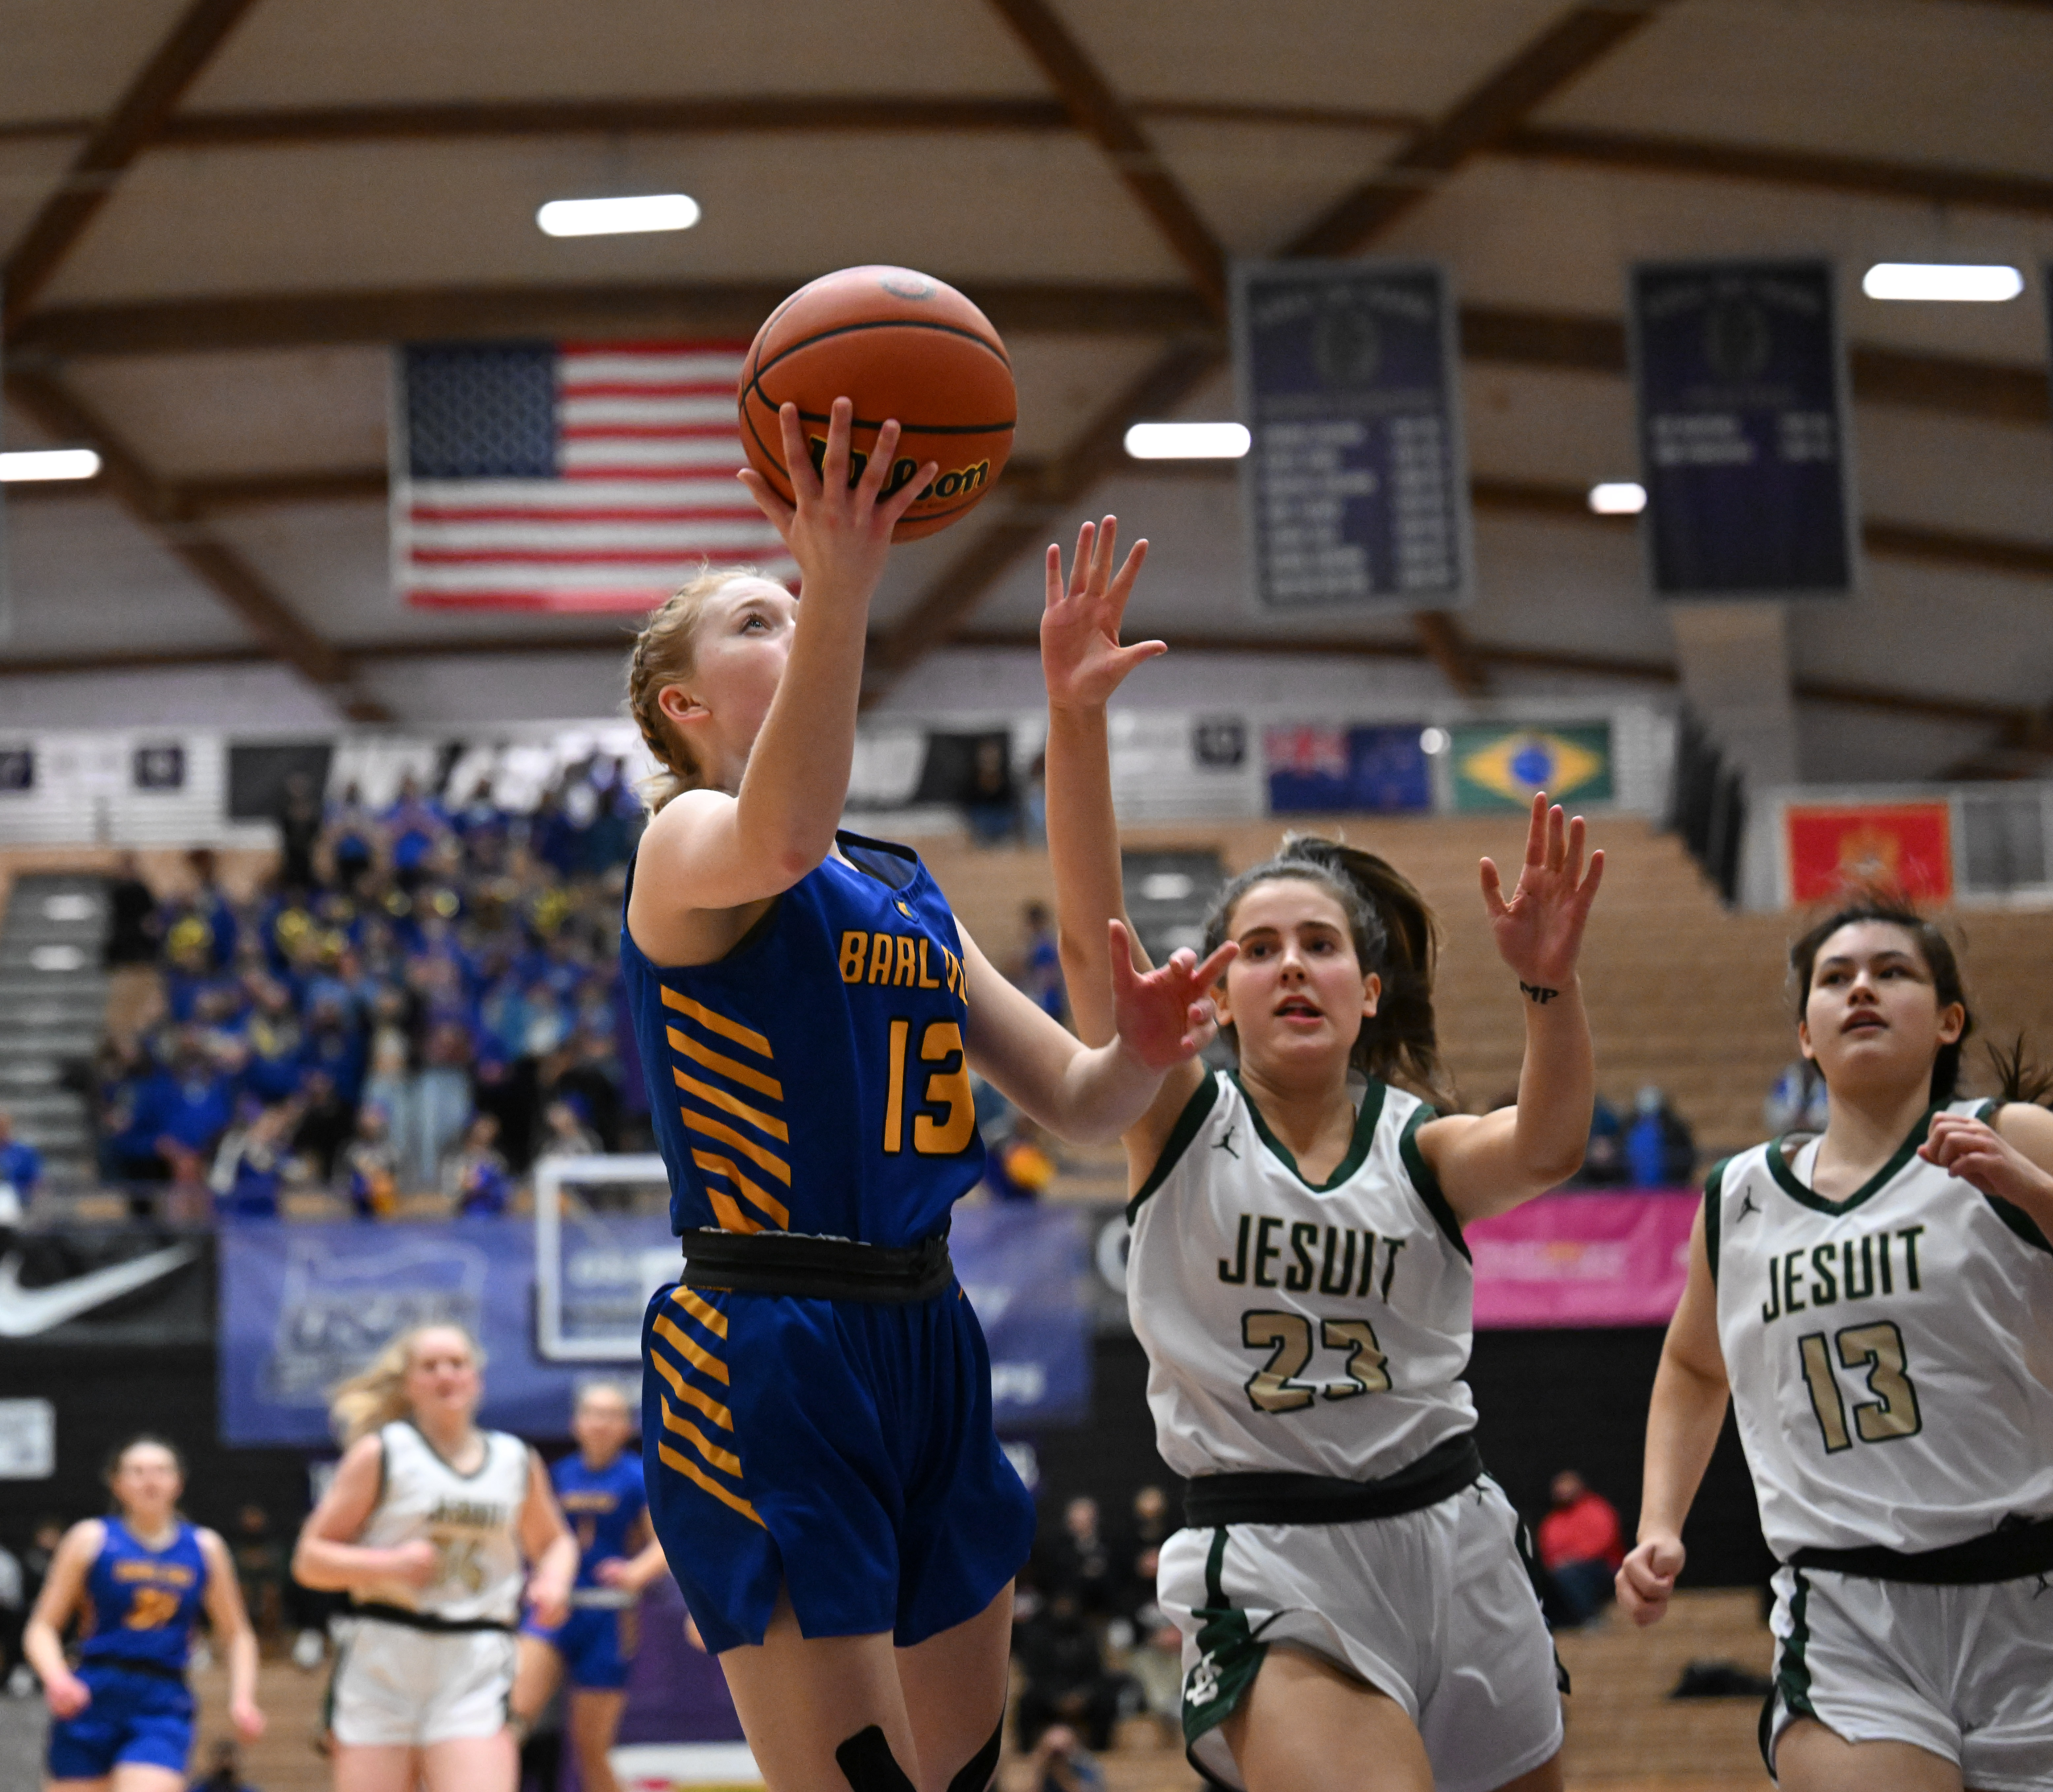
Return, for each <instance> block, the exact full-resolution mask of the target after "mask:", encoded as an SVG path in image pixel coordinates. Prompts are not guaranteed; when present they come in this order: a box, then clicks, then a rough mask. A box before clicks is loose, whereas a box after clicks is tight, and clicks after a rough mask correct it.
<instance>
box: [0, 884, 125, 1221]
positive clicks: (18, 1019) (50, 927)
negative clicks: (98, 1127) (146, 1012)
mask: <svg viewBox="0 0 2053 1792" xmlns="http://www.w3.org/2000/svg"><path fill="white" fill-rule="evenodd" d="M106 935H107V885H106V881H105V879H104V878H100V877H96V876H94V875H92V874H90V873H85V872H39V873H33V874H26V875H24V876H21V877H18V878H15V879H14V887H13V890H12V891H11V893H10V897H9V899H8V903H7V912H6V917H5V918H4V919H0V1108H4V1109H5V1110H6V1111H7V1112H8V1113H9V1114H12V1115H13V1116H14V1135H15V1137H16V1138H19V1139H22V1140H23V1141H25V1142H26V1143H28V1144H29V1145H33V1146H35V1148H36V1149H37V1150H38V1151H40V1152H41V1153H42V1155H43V1185H42V1189H41V1198H42V1199H43V1200H45V1201H47V1200H49V1198H50V1197H51V1196H53V1195H59V1196H62V1195H68V1194H70V1193H75V1192H77V1191H79V1190H82V1189H88V1188H90V1187H91V1186H92V1184H93V1182H94V1181H95V1176H94V1165H93V1153H92V1130H91V1125H90V1120H89V1116H88V1113H87V1110H86V1100H85V1095H84V1092H83V1090H82V1089H81V1088H80V1087H66V1082H67V1079H66V1076H65V1071H66V1069H67V1067H74V1066H77V1065H80V1064H82V1063H89V1062H90V1060H91V1059H92V1055H93V1052H94V1051H95V1049H96V1047H97V1046H98V1045H99V1043H100V1035H101V1033H102V1032H103V1031H104V1028H105V1025H106V1017H107V973H106V971H105V970H104V968H103V966H102V965H101V947H102V943H103V942H104V940H105V938H106ZM73 1080H74V1081H75V1080H76V1079H73Z"/></svg>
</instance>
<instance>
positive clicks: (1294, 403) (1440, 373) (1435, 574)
mask: <svg viewBox="0 0 2053 1792" xmlns="http://www.w3.org/2000/svg"><path fill="white" fill-rule="evenodd" d="M1233 331H1234V364H1235V375H1236V378H1237V379H1238V384H1239V391H1240V404H1241V415H1242V416H1243V417H1244V418H1245V419H1246V422H1247V426H1248V428H1249V430H1250V431H1251V432H1252V434H1253V435H1254V443H1253V446H1252V447H1251V449H1250V452H1249V454H1248V457H1247V459H1246V462H1245V466H1244V471H1243V474H1242V495H1243V498H1244V501H1245V508H1246V517H1247V525H1246V526H1247V530H1248V540H1249V552H1250V560H1251V563H1252V570H1253V577H1254V589H1255V591H1256V593H1257V594H1258V601H1259V602H1260V603H1261V605H1262V607H1263V608H1265V609H1267V610H1272V611H1274V610H1332V609H1334V608H1339V607H1361V606H1372V607H1402V608H1405V609H1447V608H1450V607H1453V606H1454V605H1457V604H1461V603H1466V602H1467V601H1468V599H1469V597H1470V586H1471V583H1472V577H1471V568H1472V566H1473V564H1474V556H1473V554H1472V552H1471V551H1470V540H1469V510H1468V477H1467V462H1466V457H1465V455H1464V453H1463V450H1462V438H1461V401H1460V392H1459V386H1458V379H1457V370H1458V367H1459V360H1458V345H1457V344H1456V341H1455V320H1454V301H1453V296H1452V294H1451V293H1450V291H1449V289H1448V284H1447V275H1446V273H1445V271H1444V270H1443V269H1440V268H1438V267H1435V266H1430V265H1423V264H1419V263H1415V262H1412V263H1397V262H1379V261H1258V262H1248V263H1242V264H1241V265H1238V266H1237V267H1236V268H1235V277H1234V313H1233Z"/></svg>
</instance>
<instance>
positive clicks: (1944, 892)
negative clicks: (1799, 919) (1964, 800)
mask: <svg viewBox="0 0 2053 1792" xmlns="http://www.w3.org/2000/svg"><path fill="white" fill-rule="evenodd" d="M1782 827H1783V841H1784V848H1785V851H1786V855H1787V859H1788V866H1789V899H1790V901H1792V902H1826V901H1829V900H1830V899H1831V898H1833V897H1835V896H1836V895H1839V894H1840V893H1841V892H1843V891H1844V890H1849V889H1855V888H1867V889H1874V888H1877V887H1879V888H1882V889H1886V890H1891V891H1893V892H1895V893H1896V894H1901V895H1904V896H1908V897H1911V898H1916V899H1918V900H1920V901H1924V902H1945V900H1947V898H1949V897H1951V896H1952V894H1953V815H1952V812H1951V811H1950V810H1949V808H1948V807H1947V805H1946V804H1944V803H1844V804H1841V803H1792V804H1790V805H1789V807H1788V809H1787V810H1785V811H1784V814H1783V821H1782Z"/></svg>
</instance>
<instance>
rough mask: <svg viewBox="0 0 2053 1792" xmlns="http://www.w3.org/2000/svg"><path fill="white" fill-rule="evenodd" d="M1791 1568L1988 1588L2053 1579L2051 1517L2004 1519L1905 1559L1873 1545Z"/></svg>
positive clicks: (1804, 1558) (1806, 1557)
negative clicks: (2042, 1577) (1981, 1531)
mask: <svg viewBox="0 0 2053 1792" xmlns="http://www.w3.org/2000/svg"><path fill="white" fill-rule="evenodd" d="M1789 1565H1790V1566H1792V1568H1824V1569H1828V1570H1831V1572H1833V1573H1834V1574H1859V1575H1860V1576H1861V1577H1862V1578H1863V1579H1867V1580H1870V1581H1910V1582H1914V1583H1916V1584H1917V1585H1918V1586H1987V1585H1988V1584H1989V1583H1990V1582H1994V1581H2021V1580H2023V1579H2024V1578H2025V1577H2026V1576H2027V1575H2030V1574H2053V1518H2044V1519H2004V1522H2003V1523H2001V1524H2000V1525H1998V1526H1997V1527H1996V1529H1995V1530H1993V1531H1988V1532H1985V1533H1984V1535H1981V1536H1980V1537H1970V1538H1969V1539H1967V1541H1966V1542H1961V1543H1949V1544H1948V1545H1947V1546H1945V1548H1944V1549H1941V1550H1918V1552H1917V1553H1916V1554H1906V1552H1904V1551H1902V1550H1886V1549H1883V1548H1882V1547H1881V1546H1879V1545H1870V1546H1868V1547H1867V1548H1865V1549H1858V1550H1817V1549H1804V1550H1798V1551H1797V1552H1796V1554H1794V1555H1792V1557H1790V1558H1789Z"/></svg>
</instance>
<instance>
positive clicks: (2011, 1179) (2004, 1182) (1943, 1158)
mask: <svg viewBox="0 0 2053 1792" xmlns="http://www.w3.org/2000/svg"><path fill="white" fill-rule="evenodd" d="M1918 1156H1919V1157H1922V1158H1923V1159H1924V1160H1925V1162H1927V1163H1928V1164H1937V1165H1938V1166H1939V1167H1940V1169H1943V1170H1946V1171H1949V1172H1950V1173H1952V1174H1953V1175H1955V1176H1957V1177H1960V1179H1961V1181H1963V1182H1966V1183H1969V1184H1971V1185H1973V1186H1974V1187H1975V1188H1976V1189H1980V1191H1981V1192H1982V1193H1984V1194H1985V1195H1993V1196H1994V1197H1996V1199H1997V1200H1998V1201H2009V1202H2010V1203H2012V1205H2014V1206H2025V1207H2031V1206H2034V1205H2042V1206H2043V1204H2044V1203H2046V1202H2047V1201H2053V1176H2048V1175H2047V1173H2046V1172H2045V1171H2044V1170H2043V1169H2040V1168H2039V1165H2036V1164H2035V1163H2034V1162H2033V1161H2031V1159H2030V1158H2029V1157H2026V1156H2025V1154H2024V1153H2023V1152H2022V1151H2020V1150H2019V1149H2018V1148H2017V1147H2016V1146H2014V1145H2012V1143H2011V1142H2010V1141H2009V1140H2008V1139H2007V1138H2004V1137H2003V1135H2002V1134H2000V1133H1999V1132H1997V1130H1996V1128H1995V1127H1993V1126H1991V1125H1989V1123H1988V1122H1987V1121H1986V1120H1977V1119H1976V1118H1975V1117H1974V1116H1973V1114H1934V1115H1933V1117H1932V1130H1931V1131H1930V1132H1929V1134H1927V1135H1926V1137H1925V1142H1924V1143H1923V1144H1922V1145H1921V1146H1918Z"/></svg>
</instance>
